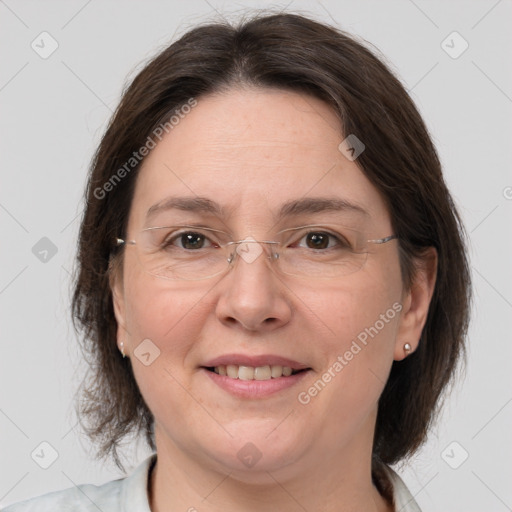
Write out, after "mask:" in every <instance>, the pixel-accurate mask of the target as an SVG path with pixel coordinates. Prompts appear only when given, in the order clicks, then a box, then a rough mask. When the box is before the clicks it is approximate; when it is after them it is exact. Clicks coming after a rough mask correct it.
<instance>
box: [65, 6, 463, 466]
mask: <svg viewBox="0 0 512 512" xmlns="http://www.w3.org/2000/svg"><path fill="white" fill-rule="evenodd" d="M241 85H242V86H243V85H250V86H255V87H263V88H265V87H273V88H281V89H287V90H292V91H296V92H302V93H307V94H310V95H313V96H315V97H317V98H319V99H321V100H323V101H325V102H326V103H327V104H328V105H330V106H331V107H332V108H333V110H334V111H335V112H336V113H337V114H338V115H339V117H340V136H341V133H344V134H347V135H348V134H355V135H356V136H357V137H358V138H359V139H360V140H361V141H363V143H365V144H366V149H365V151H364V152H363V153H362V154H361V155H360V156H359V158H358V159H357V163H358V164H359V166H360V168H361V170H362V171H363V172H364V174H365V175H366V176H367V178H368V179H369V180H370V181H371V182H372V183H373V185H374V186H375V187H376V188H377V189H378V190H379V191H380V192H381V194H382V195H383V197H384V198H385V200H386V201H387V205H388V208H389V212H390V215H391V220H392V224H393V228H394V233H395V234H397V235H398V236H399V247H400V264H401V269H402V276H403V280H404V284H405V286H409V285H410V283H411V282H412V279H413V277H414V268H415V267H414V262H415V259H416V258H421V255H422V254H423V252H424V250H425V248H428V247H435V248H436V250H437V252H438V258H439V260H438V273H437V282H436V286H435V290H434V294H433V298H432V301H431V305H430V309H429V313H428V318H427V322H426V325H425V327H424V329H423V333H422V336H421V342H420V344H419V347H418V349H417V350H416V351H415V353H414V354H412V355H411V356H409V357H408V358H406V359H405V360H404V361H402V362H395V363H393V367H392V369H391V374H390V376H389V380H388V382H387V384H386V386H385V389H384V391H383V393H382V396H381V398H380V401H379V409H378V417H377V425H376V431H375V439H374V447H373V454H374V461H377V462H379V461H382V462H385V463H395V462H397V461H399V460H401V459H403V458H404V457H406V456H408V455H410V454H412V453H413V452H414V451H415V450H416V449H417V448H418V447H419V446H420V445H421V444H422V442H423V441H424V440H425V438H426V435H427V432H428V429H429V427H430V425H431V423H432V420H433V418H434V416H435V413H436V411H437V408H438V407H437V405H438V403H439V401H440V400H439V399H440V397H441V395H442V391H443V390H444V389H445V387H446V385H447V384H448V383H449V381H450V379H451V377H452V376H453V374H454V371H455V369H456V363H457V362H458V359H459V355H460V354H461V353H462V352H463V344H464V338H465V335H466V333H467V326H468V315H469V307H470V298H471V294H470V274H469V270H468V261H467V257H466V250H465V235H464V230H463V227H462V223H461V221H460V218H459V216H458V214H457V211H456V208H455V206H454V204H453V201H452V198H451V196H450V194H449V192H448V190H447V188H446V185H445V182H444V180H443V176H442V172H441V165H440V162H439V159H438V156H437V153H436V150H435V148H434V146H433V143H432V141H431V139H430V137H429V134H428V132H427V129H426V127H425V125H424V123H423V120H422V119H421V117H420V114H419V113H418V111H417V109H416V108H415V106H414V104H413V102H412V100H411V99H410V97H409V95H408V94H407V92H406V91H405V89H404V87H403V86H402V85H401V83H400V82H399V80H398V79H397V78H396V77H395V76H394V75H393V73H392V72H391V71H390V70H389V69H388V67H387V66H386V65H385V64H384V63H383V62H382V61H381V60H380V59H379V58H377V57H376V56H375V55H374V54H373V53H372V52H371V51H370V50H368V49H367V48H366V47H365V46H364V45H363V44H361V43H360V42H357V41H356V40H355V39H354V38H353V37H351V36H349V35H348V34H346V33H344V32H342V31H339V30H337V29H334V28H331V27H329V26H326V25H324V24H321V23H318V22H315V21H312V20H310V19H308V18H306V17H303V16H299V15H294V14H275V15H257V16H255V17H253V18H251V19H249V20H246V21H243V22H241V23H240V24H239V25H238V26H231V25H229V24H227V23H212V24H207V25H204V26H200V27H197V28H194V29H193V30H190V31H189V32H187V33H186V34H185V35H184V36H183V37H181V38H180V39H179V40H178V41H176V42H175V43H173V44H171V45H170V46H169V47H168V48H166V49H165V50H163V51H162V52H161V53H159V54H158V55H157V56H156V57H155V58H154V59H153V60H152V61H151V62H149V63H148V64H147V65H146V66H145V67H144V69H142V71H140V73H139V74H138V75H137V76H136V77H135V79H134V80H133V82H132V83H131V85H130V86H129V87H128V88H127V89H126V91H125V92H124V94H123V98H122V100H121V102H120V105H119V106H118V108H117V110H116V112H115V114H114V115H113V117H112V119H111V121H110V124H109V126H108V129H107V131H106V133H105V135H104V137H103V139H102V141H101V143H100V145H99V148H98V150H97V152H96V154H95V157H94V160H93V162H92V167H91V172H90V177H89V182H88V188H87V192H86V194H87V206H86V209H85V213H84V217H83V220H82V225H81V230H80V238H79V251H78V274H77V280H76V286H75V290H74V296H73V316H74V319H75V321H76V325H77V328H78V329H81V331H82V334H83V346H84V348H85V350H86V353H87V354H88V355H89V356H90V357H91V370H92V371H91V374H90V378H89V379H88V380H87V381H85V382H84V399H83V400H82V401H81V403H80V410H79V412H80V415H81V418H82V420H83V423H84V425H85V427H86V430H87V432H88V434H89V435H90V436H91V438H92V439H94V440H95V441H97V442H98V443H99V446H100V449H99V454H100V455H102V456H106V455H109V454H110V455H112V456H113V457H114V459H115V461H116V463H117V464H118V465H119V466H120V467H122V465H121V463H120V460H119V457H118V455H119V454H118V447H119V444H120V441H122V439H123V438H124V437H125V436H126V435H127V434H129V433H133V432H135V433H136V434H139V433H144V434H145V437H146V440H147V442H148V443H149V445H150V447H151V448H152V449H155V445H154V438H153V429H152V427H153V416H152V414H151V412H150V411H149V409H148V408H147V406H146V404H145V403H144V400H143V398H142V396H141V394H140V392H139V390H138V387H137V384H136V382H135V379H134V376H133V373H132V368H131V364H130V361H129V359H123V358H122V357H121V355H120V353H119V351H118V350H117V345H116V328H117V326H116V320H115V317H114V311H113V305H112V293H111V288H110V284H109V261H110V259H111V257H112V254H113V251H115V248H114V243H113V242H114V240H115V238H116V237H118V236H124V234H125V229H126V224H127V219H128V214H129V210H130V204H131V198H132V195H133V190H134V185H135V181H136V176H137V171H138V169H139V168H140V163H139V164H138V165H136V166H134V167H133V170H129V171H128V172H125V173H122V174H123V178H122V179H119V180H117V181H116V183H115V184H113V186H110V187H108V190H107V187H106V186H105V184H106V183H108V182H109V180H110V183H111V184H112V177H113V176H114V175H115V174H116V173H117V175H118V176H120V173H119V172H118V171H119V169H120V168H122V166H123V165H124V164H125V163H126V162H128V161H129V160H130V158H131V157H132V155H133V152H134V151H136V150H137V149H138V148H140V147H141V146H143V145H144V144H145V143H146V141H147V137H148V136H149V135H150V134H151V133H152V132H153V130H154V129H155V127H157V126H158V125H159V124H161V123H162V122H164V121H165V120H166V119H168V118H169V115H170V113H172V112H173V111H176V110H177V109H179V108H180V106H182V105H184V104H186V103H187V101H189V100H190V99H191V98H195V99H196V100H198V99H200V97H201V96H203V95H206V94H210V93H213V92H216V91H219V90H225V89H229V88H231V87H237V86H241ZM340 140H341V139H340ZM125 169H126V168H125ZM98 191H102V192H101V193H98ZM107 192H108V193H107ZM120 254H122V253H120ZM376 466H378V464H377V465H376Z"/></svg>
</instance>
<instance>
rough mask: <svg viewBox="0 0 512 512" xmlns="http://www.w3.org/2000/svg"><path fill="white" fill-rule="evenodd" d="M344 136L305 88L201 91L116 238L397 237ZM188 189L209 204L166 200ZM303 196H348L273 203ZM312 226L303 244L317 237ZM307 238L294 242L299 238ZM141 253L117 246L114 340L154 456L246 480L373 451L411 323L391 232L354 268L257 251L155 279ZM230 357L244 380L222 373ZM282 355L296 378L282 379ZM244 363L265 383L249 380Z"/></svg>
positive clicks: (147, 171) (165, 142)
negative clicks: (206, 270) (142, 406)
mask: <svg viewBox="0 0 512 512" xmlns="http://www.w3.org/2000/svg"><path fill="white" fill-rule="evenodd" d="M342 140H343V137H342V135H341V132H340V129H339V121H338V118H337V117H336V115H335V114H334V113H333V112H332V111H331V109H330V108H329V107H328V106H326V105H325V104H323V103H322V102H321V101H320V100H317V99H313V98H311V97H308V96H305V95H299V94H296V93H291V92H286V91H279V90H268V89H265V90H263V89H253V90H244V91H239V90H232V91H229V92H226V93H223V94H219V95H215V96H207V97H202V98H200V99H198V102H197V106H195V107H194V108H192V109H191V111H190V113H188V114H187V115H186V116H184V118H183V119H181V120H180V122H179V124H177V125H175V126H174V127H173V129H172V131H170V132H169V133H168V134H167V135H166V136H165V137H164V138H163V139H162V141H161V142H159V143H158V145H157V146H156V148H154V149H153V150H152V152H151V153H150V155H149V156H148V157H147V158H146V160H145V162H144V165H143V168H142V169H141V171H140V174H139V176H138V178H137V183H136V188H135V194H134V197H133V202H132V205H131V210H130V215H129V223H128V233H127V238H128V239H130V240H132V239H133V240H135V241H136V244H137V243H139V241H140V240H141V232H142V231H143V230H144V229H146V228H148V227H157V226H167V225H176V224H179V225H191V224H192V225H195V226H197V225H200V226H203V227H208V228H210V229H216V230H220V231H223V232H225V233H227V234H229V236H230V239H231V240H234V241H237V240H242V239H246V238H248V237H252V238H253V239H255V240H276V239H279V237H280V236H281V235H279V232H281V231H282V230H285V229H290V228H294V227H298V226H304V225H315V226H321V227H322V228H323V229H324V231H323V232H324V233H325V231H329V232H332V231H334V230H335V229H336V226H337V225H338V224H343V225H348V226H350V227H355V228H357V229H359V230H362V231H364V233H366V234H367V238H368V239H372V240H373V239H379V238H383V237H387V236H389V235H392V234H393V233H392V227H391V221H390V216H389V213H388V211H387V209H386V206H385V203H384V201H383V198H382V197H381V196H380V194H379V193H378V191H377V189H376V188H375V187H374V186H373V185H372V184H371V183H370V182H369V180H368V179H367V178H366V177H365V176H364V174H363V173H362V172H361V170H360V169H359V167H358V166H357V160H356V161H350V160H349V159H348V158H346V156H345V155H344V154H343V153H342V152H341V151H340V150H339V149H338V146H339V144H340V143H341V142H342ZM198 197H200V198H206V199H208V200H209V201H211V203H213V202H214V203H215V204H216V205H218V211H216V212H211V211H204V209H197V208H196V209H194V208H190V205H189V207H187V208H185V207H184V203H185V202H184V201H181V203H180V204H181V207H176V206H177V205H176V201H174V203H173V202H172V201H170V200H171V199H176V198H196V199H197V198H198ZM306 199H308V200H311V199H315V200H332V199H336V200H341V201H345V202H346V203H350V205H352V207H347V206H346V205H345V206H346V207H345V208H342V209H322V207H321V206H320V207H319V206H318V204H319V203H317V206H316V207H315V208H313V209H312V208H311V201H310V202H309V205H310V207H309V208H308V207H304V208H299V207H297V208H295V209H290V208H289V209H288V210H289V211H288V212H287V213H286V214H285V215H284V216H279V215H278V213H279V212H280V210H281V208H282V206H283V205H285V204H287V203H290V202H292V201H303V203H302V205H303V206H304V200H306ZM211 203H210V204H211ZM195 204H196V206H197V204H198V202H197V201H196V203H195ZM178 206H179V205H178ZM318 231H319V230H318V229H317V230H316V232H317V235H314V237H315V236H316V237H317V238H316V239H315V238H313V241H314V240H317V241H318V240H320V246H321V247H324V246H323V245H322V242H323V241H325V240H326V238H325V235H321V234H320V237H319V238H318ZM308 240H309V242H308ZM311 240H312V239H309V238H308V237H307V236H306V237H304V238H302V241H300V242H298V243H299V244H302V245H303V246H304V245H305V246H306V248H307V247H309V246H310V245H311V244H310V242H311ZM194 241H195V242H197V239H195V240H194ZM292 241H293V242H295V240H292ZM203 242H204V243H210V242H206V241H205V240H204V239H203ZM176 243H178V244H179V243H180V241H179V240H178V242H176ZM329 243H330V242H329ZM308 244H310V245H309V246H308ZM263 245H264V244H263ZM187 247H188V248H189V250H194V247H193V246H192V247H190V246H187ZM187 247H185V249H186V248H187ZM234 247H236V246H234ZM240 247H242V244H241V245H240ZM257 247H260V246H259V245H258V244H254V243H253V244H250V245H246V246H245V248H246V250H249V251H254V249H255V248H257ZM265 247H266V246H265ZM295 247H296V249H297V250H299V247H298V246H297V245H295ZM312 247H313V249H314V248H315V247H314V246H312ZM180 249H181V250H184V249H183V245H182V246H180ZM139 250H140V247H137V246H136V245H127V246H126V247H125V252H124V256H123V257H124V261H123V267H122V268H123V270H122V273H121V274H120V275H119V276H118V278H117V281H116V285H115V289H114V296H115V310H116V317H117V320H118V325H119V332H118V339H119V341H121V340H122V341H123V342H124V346H125V350H126V352H127V354H128V355H129V357H130V358H131V364H132V366H133V370H134V374H135V377H136V380H137V383H138V385H139V387H140V390H141V393H142V395H143V397H144V399H145V401H146V403H147V405H148V407H149V409H150V410H151V411H152V413H153V415H154V417H155V433H156V440H157V447H158V451H159V454H162V456H163V454H165V453H167V454H169V456H171V455H172V456H173V457H181V458H182V459H183V460H194V461H196V462H200V463H201V464H202V465H203V467H212V468H217V469H221V470H223V471H230V472H236V473H237V474H239V475H242V476H241V477H240V478H242V477H244V475H245V477H247V478H249V477H248V476H247V475H254V474H257V472H258V471H262V472H263V471H278V470H279V471H294V472H300V471H303V470H304V471H305V470H306V469H307V468H311V467H313V466H314V465H315V464H321V463H322V464H325V461H327V460H332V459H333V456H335V455H343V456H345V457H346V459H347V460H350V458H351V457H353V458H354V460H355V459H356V458H357V456H359V455H360V453H361V450H363V451H365V453H367V454H368V455H369V454H370V453H371V441H372V435H373V429H374V423H375V416H376V410H377V401H378V398H379V396H380V394H381V392H382V389H383V387H384V385H385V382H386V379H387V377H388V374H389V371H390V367H391V364H392V362H393V360H394V359H400V358H401V357H402V352H403V349H402V347H403V344H404V343H405V342H412V340H413V339H416V338H414V336H417V335H418V332H419V331H418V332H416V333H415V334H414V333H413V334H414V336H413V337H411V338H408V336H409V335H410V334H411V332H410V326H409V327H408V324H407V320H406V318H407V311H408V310H409V307H410V306H411V304H412V302H411V298H410V294H409V292H408V291H406V290H404V289H403V285H402V281H401V276H400V267H399V260H398V246H397V241H396V240H393V241H390V242H387V243H385V244H370V246H369V254H368V256H367V259H366V262H365V264H364V266H363V267H362V268H361V269H360V270H359V271H357V272H353V273H351V274H349V275H343V276H340V277H330V278H328V279H326V278H322V277H318V276H316V277H314V276H311V275H304V276H297V275H288V274H285V273H283V272H280V270H279V269H280V267H279V264H280V262H279V261H271V260H270V259H269V258H266V257H265V256H266V255H267V252H265V251H263V253H261V254H260V255H259V257H257V258H256V259H251V258H246V259H244V258H243V257H240V253H238V257H237V259H236V260H235V262H234V263H233V264H232V266H231V268H229V270H228V271H226V272H224V273H223V274H220V275H217V276H215V277H212V278H209V279H203V280H195V281H194V280H188V281H184V280H170V279H163V278H162V277H158V276H155V275H153V274H150V273H148V272H147V271H146V270H145V268H144V266H143V265H142V264H141V258H140V257H139V254H140V252H138V251H139ZM290 250H294V249H293V248H291V249H290ZM254 254H255V253H254ZM407 329H409V331H408V330H407ZM418 337H419V336H418ZM144 340H145V341H144ZM148 340H149V341H148ZM141 343H142V344H141ZM413 348H414V346H413ZM227 365H230V366H233V367H232V368H231V369H229V368H228V369H227V370H226V371H230V373H231V375H235V376H236V375H237V374H236V371H238V372H239V373H238V376H239V377H240V378H238V379H237V378H233V377H230V376H225V375H222V374H223V373H224V370H223V369H222V367H226V366H227ZM238 366H246V367H248V368H245V369H244V368H242V369H239V368H238ZM283 366H284V367H289V368H292V369H293V374H292V375H290V376H286V375H282V372H283V371H284V373H285V374H286V373H287V372H288V371H289V370H287V369H284V370H283V369H280V367H283ZM215 367H217V371H218V372H220V374H217V373H215V371H211V370H212V368H215ZM219 367H220V368H219ZM254 367H257V368H258V369H257V370H256V373H257V375H258V376H259V377H261V378H263V379H264V380H255V379H254V376H253V368H254ZM263 367H270V368H268V369H267V368H264V369H260V368H263ZM269 372H270V373H272V372H274V373H275V376H276V377H275V378H270V379H268V377H269V374H268V373H269ZM251 377H252V380H244V379H246V378H247V379H251ZM356 454H357V455H356ZM322 461H323V462H322Z"/></svg>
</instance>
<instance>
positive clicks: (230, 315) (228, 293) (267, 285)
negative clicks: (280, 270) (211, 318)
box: [216, 243, 292, 332]
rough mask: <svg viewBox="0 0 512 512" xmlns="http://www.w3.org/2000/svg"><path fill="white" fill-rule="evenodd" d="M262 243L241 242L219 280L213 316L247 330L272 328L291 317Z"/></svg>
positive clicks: (283, 286) (290, 309)
mask: <svg viewBox="0 0 512 512" xmlns="http://www.w3.org/2000/svg"><path fill="white" fill-rule="evenodd" d="M264 245H265V244H259V243H245V244H244V243H241V244H240V245H239V246H238V247H237V248H236V251H235V252H234V255H235V260H234V262H233V267H232V268H231V270H230V272H228V274H226V275H225V276H224V278H223V279H222V282H221V283H219V292H220V295H219V299H218V302H217V306H216V314H217V318H218V319H219V320H220V321H221V322H222V323H224V324H226V325H229V326H231V327H232V326H239V327H240V328H242V329H244V330H249V331H265V332H268V331H272V330H274V329H277V328H279V327H282V326H284V325H286V324H287V323H288V322H289V321H290V319H291V316H292V308H291V301H290V300H289V297H288V296H287V293H286V290H287V288H286V286H285V285H284V283H283V282H282V280H281V278H280V277H279V276H277V275H276V274H275V273H274V272H273V271H272V269H271V268H270V266H271V265H272V264H273V263H271V262H270V260H269V254H270V253H271V251H269V248H267V247H264Z"/></svg>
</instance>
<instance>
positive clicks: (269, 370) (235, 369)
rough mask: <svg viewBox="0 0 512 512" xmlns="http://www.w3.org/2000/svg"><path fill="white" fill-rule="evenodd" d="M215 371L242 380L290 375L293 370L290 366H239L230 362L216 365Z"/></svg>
mask: <svg viewBox="0 0 512 512" xmlns="http://www.w3.org/2000/svg"><path fill="white" fill-rule="evenodd" d="M213 371H214V372H215V373H217V374H219V375H224V376H228V377H230V378H232V379H240V380H270V379H278V378H279V377H289V376H290V375H292V373H293V370H292V369H291V368H290V367H289V366H280V365H272V366H269V365H267V366H257V367H253V366H238V365H236V364H228V365H221V366H216V367H215V368H214V369H213Z"/></svg>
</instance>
